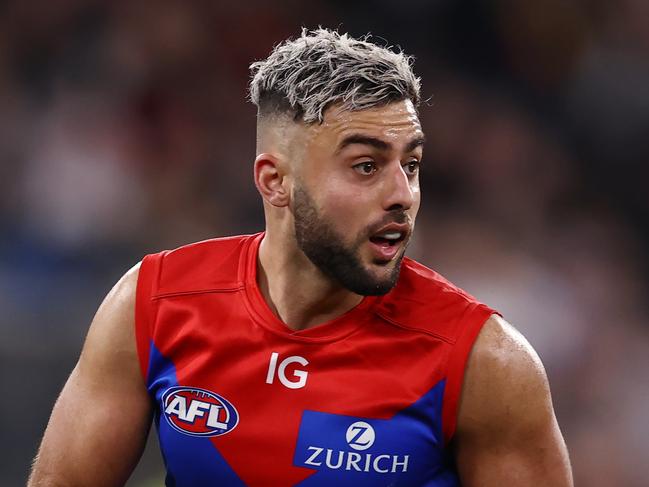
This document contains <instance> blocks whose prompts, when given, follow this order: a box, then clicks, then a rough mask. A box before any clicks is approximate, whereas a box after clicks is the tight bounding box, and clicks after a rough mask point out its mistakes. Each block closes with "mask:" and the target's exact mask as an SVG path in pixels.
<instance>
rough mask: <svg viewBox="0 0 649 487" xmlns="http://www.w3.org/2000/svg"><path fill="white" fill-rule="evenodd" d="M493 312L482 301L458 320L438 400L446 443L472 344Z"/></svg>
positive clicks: (454, 416) (451, 427) (453, 420)
mask: <svg viewBox="0 0 649 487" xmlns="http://www.w3.org/2000/svg"><path fill="white" fill-rule="evenodd" d="M493 314H497V312H496V311H494V310H492V309H491V308H489V307H488V306H485V305H484V304H472V305H471V309H470V310H467V312H466V313H465V314H464V316H463V317H462V318H461V322H460V333H459V335H458V337H457V341H456V342H455V345H454V346H453V348H452V349H451V352H450V356H449V359H448V366H447V371H446V384H445V386H444V399H443V402H442V432H443V434H444V440H445V443H446V444H448V443H449V442H450V441H451V438H452V437H453V434H454V433H455V427H456V425H457V413H458V407H459V401H460V395H461V394H462V384H463V383H464V371H465V370H466V365H467V362H468V360H469V355H470V354H471V350H472V349H473V344H474V343H475V341H476V339H477V338H478V334H479V333H480V330H482V327H483V326H484V324H485V322H486V321H487V320H488V319H489V317H490V316H491V315H493Z"/></svg>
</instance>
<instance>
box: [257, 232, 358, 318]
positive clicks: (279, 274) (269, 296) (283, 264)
mask: <svg viewBox="0 0 649 487" xmlns="http://www.w3.org/2000/svg"><path fill="white" fill-rule="evenodd" d="M257 284H258V286H259V290H260V291H261V294H262V296H263V297H264V299H265V300H266V303H268V306H269V307H270V308H271V309H272V310H273V312H274V313H275V314H276V315H277V316H278V317H279V318H280V319H281V320H282V321H283V322H284V323H286V325H287V326H288V327H289V328H291V329H293V330H304V329H306V328H312V327H314V326H316V325H319V324H321V323H325V322H327V321H330V320H333V319H335V318H337V317H339V316H341V315H343V314H344V313H346V312H347V311H349V310H350V309H352V308H354V307H355V306H356V305H358V304H359V303H360V302H361V301H362V299H363V297H362V296H360V295H358V294H355V293H353V292H351V291H349V290H347V289H345V288H343V287H341V286H340V285H337V284H336V283H334V282H332V280H331V279H329V278H328V277H327V276H325V275H324V274H323V273H322V272H321V271H320V270H319V269H318V268H317V267H316V266H315V265H314V264H313V263H312V262H311V261H310V260H309V259H308V258H307V257H306V256H305V255H304V253H303V252H301V251H300V250H299V249H298V248H297V246H296V245H295V244H291V243H289V242H281V241H275V240H274V239H273V237H272V235H269V234H266V235H265V236H264V239H263V240H262V242H261V245H260V247H259V257H258V260H257Z"/></svg>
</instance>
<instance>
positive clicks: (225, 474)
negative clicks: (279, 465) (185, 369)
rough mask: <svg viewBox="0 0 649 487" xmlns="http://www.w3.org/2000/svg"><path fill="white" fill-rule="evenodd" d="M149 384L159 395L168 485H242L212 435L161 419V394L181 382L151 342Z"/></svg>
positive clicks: (159, 422) (158, 416)
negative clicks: (195, 432) (190, 431)
mask: <svg viewBox="0 0 649 487" xmlns="http://www.w3.org/2000/svg"><path fill="white" fill-rule="evenodd" d="M147 382H148V384H147V386H148V389H149V392H150V393H153V394H155V399H156V419H155V421H156V426H157V428H158V438H159V440H160V449H161V451H162V457H163V459H164V462H165V466H166V467H167V478H166V480H165V484H166V485H167V487H184V486H188V487H189V486H196V485H216V484H218V485H224V486H237V487H239V486H243V485H244V483H243V482H242V481H241V479H239V477H238V476H237V475H236V474H235V473H234V471H233V470H232V468H231V467H230V465H228V463H227V462H226V461H225V459H224V458H223V457H222V456H221V454H220V453H219V451H218V450H217V449H216V448H215V446H214V445H213V444H212V442H211V441H210V439H209V438H200V437H195V436H189V435H185V434H183V433H180V432H179V431H177V430H175V429H174V428H172V427H171V426H170V425H169V423H168V422H167V421H166V420H165V419H164V418H163V419H161V412H160V404H161V402H160V401H161V398H162V394H164V392H165V391H166V390H167V389H168V388H170V387H174V386H177V385H179V384H178V379H177V377H176V367H175V366H174V364H173V362H171V361H170V360H168V359H167V358H166V357H164V356H163V355H162V354H161V353H160V351H159V350H158V349H157V348H156V347H155V345H154V344H153V342H151V352H150V356H149V376H148V378H147Z"/></svg>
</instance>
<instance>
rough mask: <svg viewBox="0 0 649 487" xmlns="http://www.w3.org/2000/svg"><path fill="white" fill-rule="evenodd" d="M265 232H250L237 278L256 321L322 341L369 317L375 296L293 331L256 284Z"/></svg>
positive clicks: (349, 330)
mask: <svg viewBox="0 0 649 487" xmlns="http://www.w3.org/2000/svg"><path fill="white" fill-rule="evenodd" d="M264 235H265V233H264V232H261V233H258V234H255V235H251V236H250V237H249V238H248V242H247V244H246V245H245V246H244V248H243V249H242V253H241V258H240V259H241V260H240V263H239V281H240V282H243V285H244V295H245V301H246V304H247V307H248V309H249V311H250V312H251V315H252V316H253V318H255V321H257V322H258V323H259V324H260V325H261V326H263V327H265V328H267V329H269V330H270V331H272V332H274V333H279V334H280V335H283V336H285V337H286V338H289V339H292V340H296V341H301V342H325V341H335V340H339V339H341V338H344V337H346V336H348V335H350V334H351V333H353V332H354V331H356V330H357V329H358V328H359V327H360V326H362V325H363V324H365V323H367V322H368V321H369V320H370V319H371V317H372V313H371V312H370V311H371V309H372V308H373V307H374V305H375V304H376V302H377V301H378V300H379V297H378V296H365V297H364V298H363V300H362V301H361V302H360V303H359V304H357V305H356V306H355V307H354V308H352V309H351V310H349V311H347V312H346V313H344V314H342V315H341V316H338V317H337V318H334V319H332V320H329V321H326V322H324V323H320V324H318V325H315V326H312V327H310V328H307V329H304V330H293V329H291V328H289V326H288V325H287V324H286V323H284V322H283V321H282V320H281V319H280V318H279V317H278V316H277V315H276V314H275V313H273V311H272V310H271V309H270V307H269V306H268V303H267V302H266V300H265V299H264V297H263V295H262V294H261V291H260V290H259V285H258V284H257V262H258V255H259V246H260V244H261V241H262V240H263V238H264Z"/></svg>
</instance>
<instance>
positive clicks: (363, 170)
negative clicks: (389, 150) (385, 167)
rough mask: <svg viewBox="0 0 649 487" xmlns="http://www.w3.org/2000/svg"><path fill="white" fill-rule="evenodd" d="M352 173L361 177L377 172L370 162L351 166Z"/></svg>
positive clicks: (374, 165) (373, 164)
mask: <svg viewBox="0 0 649 487" xmlns="http://www.w3.org/2000/svg"><path fill="white" fill-rule="evenodd" d="M353 169H354V171H356V172H357V173H358V174H362V175H363V176H370V175H372V174H374V173H375V172H376V171H377V167H376V164H375V163H374V162H372V161H365V162H360V163H358V164H356V165H355V166H353Z"/></svg>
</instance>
